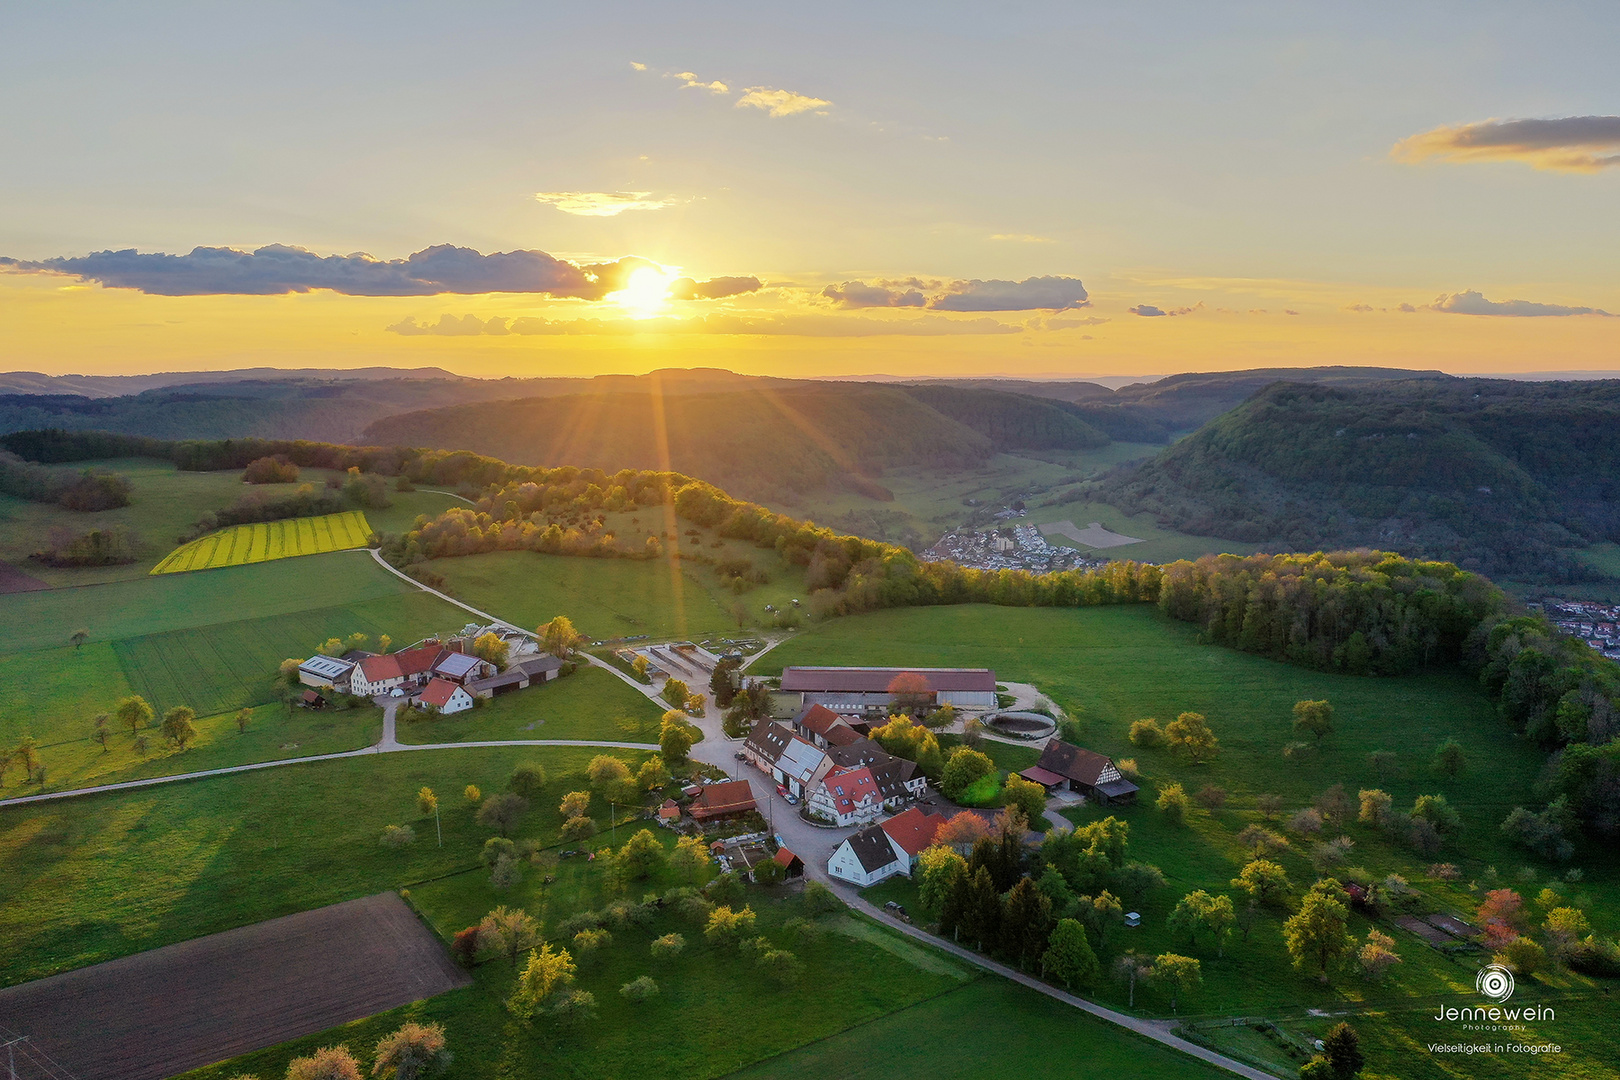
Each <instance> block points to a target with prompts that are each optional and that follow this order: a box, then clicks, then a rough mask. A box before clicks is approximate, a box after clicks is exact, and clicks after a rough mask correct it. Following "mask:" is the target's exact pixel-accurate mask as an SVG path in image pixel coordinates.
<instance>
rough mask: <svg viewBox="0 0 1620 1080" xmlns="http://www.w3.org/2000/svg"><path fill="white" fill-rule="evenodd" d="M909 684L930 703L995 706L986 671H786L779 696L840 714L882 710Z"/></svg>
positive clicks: (908, 690) (993, 683)
mask: <svg viewBox="0 0 1620 1080" xmlns="http://www.w3.org/2000/svg"><path fill="white" fill-rule="evenodd" d="M897 680H899V681H897ZM913 685H915V688H916V689H915V692H916V693H917V694H918V696H919V697H921V698H922V699H924V700H925V701H927V702H928V703H929V704H932V705H952V706H955V707H956V708H958V709H970V710H977V711H983V710H988V709H994V708H995V707H996V673H995V672H994V671H991V670H990V669H989V668H868V667H790V668H786V669H784V670H783V672H782V693H783V694H786V695H790V696H793V697H796V698H797V700H798V703H799V705H800V707H804V706H809V705H821V706H824V707H826V708H827V709H829V710H831V711H833V712H842V713H866V712H878V711H886V710H888V709H889V708H890V707H891V706H893V705H894V704H895V701H896V698H897V697H903V696H907V695H909V694H910V693H912V692H913V691H912V686H913Z"/></svg>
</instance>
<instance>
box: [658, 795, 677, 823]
mask: <svg viewBox="0 0 1620 1080" xmlns="http://www.w3.org/2000/svg"><path fill="white" fill-rule="evenodd" d="M658 820H659V821H679V820H681V808H680V805H679V804H678V803H676V801H675V800H674V799H665V800H664V802H663V805H661V806H660V807H659V808H658Z"/></svg>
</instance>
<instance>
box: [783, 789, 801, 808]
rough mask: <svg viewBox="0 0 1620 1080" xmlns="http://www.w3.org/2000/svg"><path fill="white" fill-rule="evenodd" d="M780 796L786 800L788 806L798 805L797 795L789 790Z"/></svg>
mask: <svg viewBox="0 0 1620 1080" xmlns="http://www.w3.org/2000/svg"><path fill="white" fill-rule="evenodd" d="M782 798H783V800H785V801H786V802H787V804H788V805H789V806H798V805H799V797H798V796H797V795H794V794H793V793H791V792H789V793H788V794H786V795H784V796H782Z"/></svg>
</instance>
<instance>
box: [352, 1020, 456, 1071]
mask: <svg viewBox="0 0 1620 1080" xmlns="http://www.w3.org/2000/svg"><path fill="white" fill-rule="evenodd" d="M450 1060H451V1057H450V1051H449V1049H448V1048H447V1047H446V1046H445V1042H444V1027H443V1026H442V1025H440V1024H418V1023H417V1022H416V1021H414V1020H407V1021H406V1022H405V1023H404V1025H402V1026H401V1027H400V1029H399V1030H398V1031H396V1032H394V1033H393V1034H391V1035H384V1036H383V1037H382V1039H381V1040H379V1041H378V1043H377V1057H376V1060H375V1062H373V1064H372V1066H371V1075H372V1076H383V1075H385V1074H392V1075H393V1077H394V1080H423V1078H424V1077H427V1076H430V1075H432V1074H433V1073H437V1072H443V1071H444V1070H446V1069H448V1068H449V1067H450Z"/></svg>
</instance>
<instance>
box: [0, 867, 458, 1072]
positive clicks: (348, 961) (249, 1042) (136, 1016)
mask: <svg viewBox="0 0 1620 1080" xmlns="http://www.w3.org/2000/svg"><path fill="white" fill-rule="evenodd" d="M470 981H471V980H470V979H468V977H467V975H466V973H465V972H463V971H462V970H461V969H460V968H458V967H456V965H455V964H454V963H453V962H452V961H451V960H450V958H449V956H448V955H446V953H445V951H444V948H443V946H442V945H441V944H440V942H439V940H438V939H437V938H436V937H435V936H434V935H433V933H432V932H431V931H429V930H428V929H427V927H425V926H423V925H422V923H421V920H419V919H418V918H417V917H416V915H415V914H414V913H413V912H412V911H411V909H410V908H409V907H407V906H406V904H405V902H404V901H403V900H401V899H400V898H399V897H398V896H397V895H396V894H394V893H380V894H378V895H376V896H368V897H366V898H364V899H361V900H350V901H348V902H346V903H342V904H333V905H332V906H330V907H324V908H317V909H316V910H314V911H304V912H300V913H298V914H297V915H288V916H285V917H283V918H280V919H271V920H269V921H267V922H262V923H257V924H255V925H253V926H244V927H240V928H238V929H236V930H227V931H225V932H224V933H222V934H212V935H210V936H208V937H203V938H197V939H196V940H194V941H185V942H181V943H180V944H178V945H167V946H165V947H163V948H161V949H153V950H151V951H149V952H144V953H138V954H136V955H135V956H126V957H123V958H121V959H118V960H111V961H109V962H107V963H105V964H96V965H94V966H92V967H87V968H80V969H79V970H77V971H69V972H65V973H64V974H61V975H53V976H51V977H50V978H48V979H40V980H38V981H37V982H31V983H24V984H23V985H21V986H14V987H11V988H10V989H6V990H0V1025H4V1026H5V1027H8V1028H11V1029H12V1030H13V1031H17V1032H19V1033H21V1034H24V1035H29V1036H32V1039H33V1041H34V1042H35V1043H36V1044H37V1045H38V1046H39V1047H40V1048H41V1049H43V1050H44V1051H45V1052H46V1053H48V1054H49V1055H50V1056H51V1057H53V1058H55V1059H56V1060H57V1061H58V1062H60V1063H61V1064H62V1065H63V1066H64V1067H65V1068H67V1069H68V1070H70V1071H71V1072H72V1073H73V1075H74V1076H75V1077H77V1080H163V1078H164V1077H168V1076H173V1075H174V1074H176V1073H180V1072H185V1071H186V1070H188V1069H195V1068H197V1067H199V1066H202V1065H207V1064H210V1063H212V1062H215V1061H220V1060H222V1059H224V1058H228V1057H234V1056H236V1055H237V1054H243V1053H246V1052H247V1051H249V1050H256V1049H259V1048H260V1047H265V1046H274V1045H275V1044H277V1043H281V1042H285V1041H287V1040H288V1039H293V1038H297V1037H298V1036H300V1035H307V1034H310V1033H311V1032H316V1031H324V1030H326V1029H327V1028H329V1027H333V1026H335V1025H337V1024H342V1023H345V1022H347V1021H349V1020H358V1019H360V1018H361V1017H365V1016H371V1015H373V1014H375V1013H379V1012H382V1011H384V1010H386V1009H392V1008H396V1007H398V1006H400V1005H405V1004H409V1003H410V1002H412V1001H417V1000H419V999H421V998H425V997H431V996H433V995H434V994H439V993H443V992H444V991H446V990H450V989H454V988H455V987H458V986H465V985H467V984H468V983H469V982H470ZM356 1049H358V1048H356Z"/></svg>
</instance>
